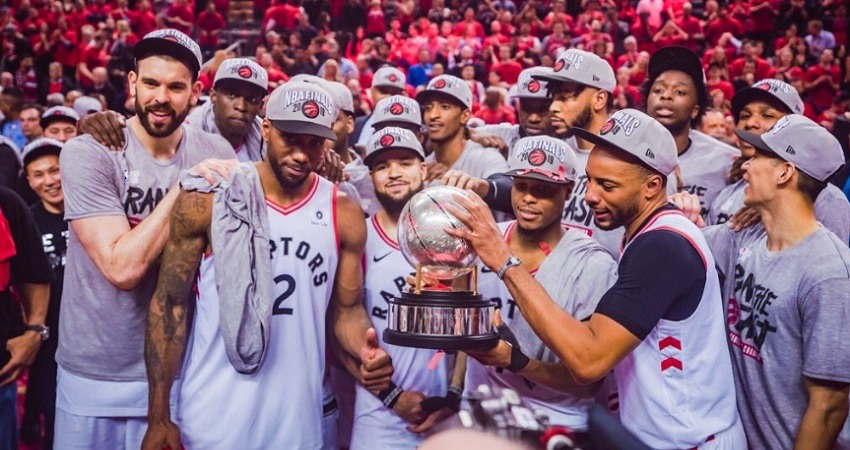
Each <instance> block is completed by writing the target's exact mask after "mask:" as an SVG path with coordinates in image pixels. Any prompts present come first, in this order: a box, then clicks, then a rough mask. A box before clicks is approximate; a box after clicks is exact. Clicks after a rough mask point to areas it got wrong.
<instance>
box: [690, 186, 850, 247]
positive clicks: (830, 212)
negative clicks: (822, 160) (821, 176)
mask: <svg viewBox="0 0 850 450" xmlns="http://www.w3.org/2000/svg"><path fill="white" fill-rule="evenodd" d="M745 187H747V182H746V181H744V180H738V181H737V182H736V183H734V184H730V185H729V186H726V187H725V188H723V190H722V191H720V193H719V194H717V197H715V198H714V203H712V205H711V209H710V210H709V212H708V217H707V218H706V223H707V224H709V225H719V224H722V223H726V222H728V221H729V219H730V218H731V217H732V216H733V215H734V214H735V213H736V212H738V211H739V210H740V209H741V208H743V207H744V188H745ZM815 218H817V219H818V222H820V223H821V224H823V226H824V227H826V229H827V230H829V231H832V232H833V233H835V235H836V236H838V237H839V238H840V239H842V240H843V241H844V242H845V243H847V242H850V202H848V201H847V196H845V195H844V193H843V192H841V189H838V187H836V186H835V185H832V184H827V185H826V189H824V190H823V191H821V193H820V195H818V198H817V199H816V200H815Z"/></svg>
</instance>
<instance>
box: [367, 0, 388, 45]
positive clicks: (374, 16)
mask: <svg viewBox="0 0 850 450" xmlns="http://www.w3.org/2000/svg"><path fill="white" fill-rule="evenodd" d="M365 31H366V36H368V37H380V36H383V35H384V34H386V32H387V22H386V15H385V14H384V10H383V9H382V8H381V0H370V1H369V11H368V12H367V13H366V29H365Z"/></svg>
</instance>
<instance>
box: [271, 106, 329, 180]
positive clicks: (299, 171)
mask: <svg viewBox="0 0 850 450" xmlns="http://www.w3.org/2000/svg"><path fill="white" fill-rule="evenodd" d="M263 139H265V140H266V141H267V142H268V161H269V164H270V165H271V168H272V171H274V174H275V177H276V178H277V180H278V182H279V183H280V185H281V186H283V187H287V188H294V187H298V186H301V185H302V184H303V183H304V182H305V181H306V180H307V178H308V177H309V176H310V173H311V172H313V171H315V170H316V169H317V168H318V167H319V166H320V165H321V163H322V160H323V159H324V147H325V141H326V139H325V138H322V137H318V136H311V135H308V134H294V133H285V132H282V131H280V130H278V129H277V128H276V127H275V126H274V125H272V123H271V122H269V121H268V120H264V121H263Z"/></svg>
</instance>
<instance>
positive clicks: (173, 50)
mask: <svg viewBox="0 0 850 450" xmlns="http://www.w3.org/2000/svg"><path fill="white" fill-rule="evenodd" d="M151 55H169V56H173V57H174V58H177V59H178V60H180V61H182V62H183V63H185V64H186V66H187V67H189V70H191V71H192V72H194V73H195V74H196V75H197V73H198V72H200V71H201V65H203V57H202V56H201V47H199V46H198V43H197V42H195V41H193V40H192V38H190V37H189V36H186V35H185V34H183V33H182V32H180V31H177V30H175V29H173V28H164V29H161V30H154V31H151V32H150V33H148V34H146V35H145V37H143V38H142V40H141V41H139V42H138V43H136V45H135V46H134V47H133V56H134V57H135V58H136V60H137V61H138V60H140V59H142V58H145V57H147V56H151Z"/></svg>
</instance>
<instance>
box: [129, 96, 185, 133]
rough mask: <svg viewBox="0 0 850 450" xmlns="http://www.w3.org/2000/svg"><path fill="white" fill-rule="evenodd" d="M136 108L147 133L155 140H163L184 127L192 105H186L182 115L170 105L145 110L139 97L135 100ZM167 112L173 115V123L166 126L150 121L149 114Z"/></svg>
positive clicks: (155, 106)
mask: <svg viewBox="0 0 850 450" xmlns="http://www.w3.org/2000/svg"><path fill="white" fill-rule="evenodd" d="M135 106H136V116H137V117H138V118H139V122H140V123H141V124H142V127H143V128H144V129H145V131H146V132H147V133H148V134H149V135H151V136H153V137H155V138H163V137H167V136H171V133H174V131H175V130H177V129H178V128H180V126H181V125H183V122H184V121H185V120H186V117H187V116H188V115H189V109H190V108H191V105H190V104H188V103H187V104H186V108H184V109H183V111H181V112H180V113H177V112H176V111H174V108H172V107H171V106H170V105H168V104H163V105H153V106H148V107H146V108H143V107H142V105H141V104H140V103H139V97H136V100H135ZM154 111H156V112H166V113H168V114H169V115H171V122H169V123H166V124H162V125H159V124H156V125H155V124H153V123H151V121H150V120H148V114H149V113H151V112H154Z"/></svg>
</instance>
